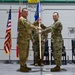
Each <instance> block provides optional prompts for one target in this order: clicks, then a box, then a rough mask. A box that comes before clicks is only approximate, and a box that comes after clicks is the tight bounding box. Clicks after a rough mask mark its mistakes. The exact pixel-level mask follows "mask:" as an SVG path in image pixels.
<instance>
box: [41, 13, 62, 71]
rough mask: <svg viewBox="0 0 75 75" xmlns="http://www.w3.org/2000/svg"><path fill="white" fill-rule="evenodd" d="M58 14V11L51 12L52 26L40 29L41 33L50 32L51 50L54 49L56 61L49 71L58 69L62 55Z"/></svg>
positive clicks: (60, 25) (60, 27)
mask: <svg viewBox="0 0 75 75" xmlns="http://www.w3.org/2000/svg"><path fill="white" fill-rule="evenodd" d="M58 18H59V14H58V12H54V13H53V20H54V23H53V24H52V26H49V27H47V28H46V29H45V30H43V31H42V33H49V32H51V40H52V43H53V50H54V54H53V56H54V61H55V63H56V66H55V67H54V68H51V71H52V72H54V71H60V66H61V57H62V35H61V31H62V24H61V22H60V21H59V20H58Z"/></svg>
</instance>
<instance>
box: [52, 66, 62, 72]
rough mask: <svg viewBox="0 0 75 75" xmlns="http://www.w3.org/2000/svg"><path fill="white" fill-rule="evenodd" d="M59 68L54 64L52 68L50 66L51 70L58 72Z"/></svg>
mask: <svg viewBox="0 0 75 75" xmlns="http://www.w3.org/2000/svg"><path fill="white" fill-rule="evenodd" d="M60 70H61V69H60V66H55V67H54V68H51V72H58V71H60Z"/></svg>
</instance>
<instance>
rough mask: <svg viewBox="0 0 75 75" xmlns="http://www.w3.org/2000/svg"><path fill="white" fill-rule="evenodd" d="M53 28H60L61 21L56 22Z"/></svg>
mask: <svg viewBox="0 0 75 75" xmlns="http://www.w3.org/2000/svg"><path fill="white" fill-rule="evenodd" d="M54 28H55V29H62V24H61V22H56V23H55V26H54Z"/></svg>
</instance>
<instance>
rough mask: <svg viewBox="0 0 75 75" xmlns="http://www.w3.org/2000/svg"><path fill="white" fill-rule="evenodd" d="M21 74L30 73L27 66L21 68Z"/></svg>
mask: <svg viewBox="0 0 75 75" xmlns="http://www.w3.org/2000/svg"><path fill="white" fill-rule="evenodd" d="M20 71H21V72H29V70H28V69H27V68H26V67H25V66H20Z"/></svg>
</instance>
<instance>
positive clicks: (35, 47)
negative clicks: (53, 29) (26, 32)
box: [32, 21, 47, 65]
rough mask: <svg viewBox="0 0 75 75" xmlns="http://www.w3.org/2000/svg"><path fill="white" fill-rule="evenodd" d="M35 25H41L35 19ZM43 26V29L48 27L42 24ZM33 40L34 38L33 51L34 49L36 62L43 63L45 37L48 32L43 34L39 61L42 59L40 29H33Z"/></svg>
mask: <svg viewBox="0 0 75 75" xmlns="http://www.w3.org/2000/svg"><path fill="white" fill-rule="evenodd" d="M33 25H34V26H36V27H38V26H39V23H38V22H37V21H35V22H34V23H33ZM41 28H42V29H45V28H46V27H45V26H44V25H43V24H41ZM32 37H33V40H34V43H33V51H34V64H36V63H37V64H38V65H40V64H41V63H43V57H44V49H45V48H44V47H45V39H46V37H47V35H46V34H44V35H41V49H42V50H41V51H42V52H41V57H42V58H41V62H40V61H39V60H40V52H39V31H38V30H35V31H33V36H32Z"/></svg>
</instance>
